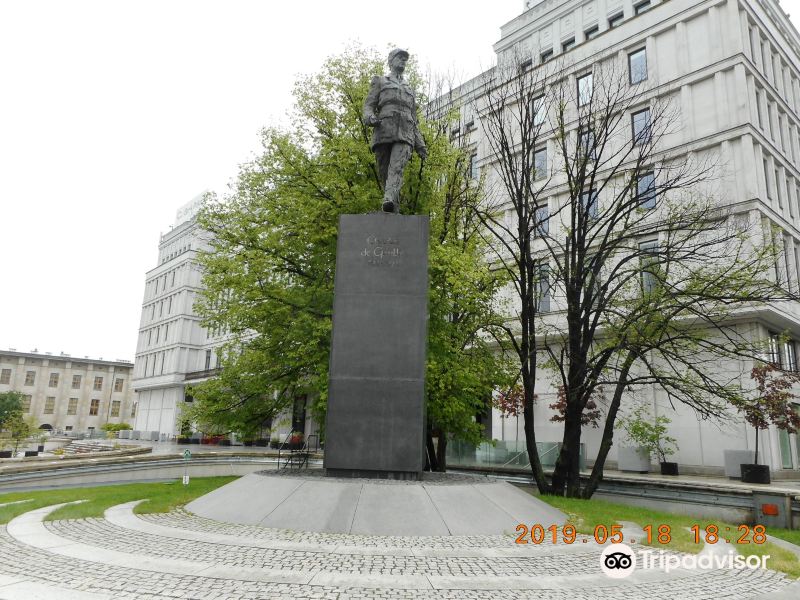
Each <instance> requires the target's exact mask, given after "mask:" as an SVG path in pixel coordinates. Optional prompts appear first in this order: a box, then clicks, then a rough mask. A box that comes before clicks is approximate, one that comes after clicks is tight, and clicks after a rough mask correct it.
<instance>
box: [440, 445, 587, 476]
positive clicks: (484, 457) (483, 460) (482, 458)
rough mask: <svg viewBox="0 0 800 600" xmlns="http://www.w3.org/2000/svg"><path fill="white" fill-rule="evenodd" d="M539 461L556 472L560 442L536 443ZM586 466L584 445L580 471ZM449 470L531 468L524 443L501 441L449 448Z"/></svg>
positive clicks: (451, 446)
mask: <svg viewBox="0 0 800 600" xmlns="http://www.w3.org/2000/svg"><path fill="white" fill-rule="evenodd" d="M536 447H537V448H538V450H539V460H541V462H542V466H543V467H544V468H545V469H548V468H549V469H552V468H553V467H554V466H555V464H556V459H557V458H558V453H559V452H560V450H561V443H560V442H536ZM585 463H586V447H585V445H584V444H581V455H580V468H581V470H583V469H584V467H585ZM447 466H448V467H454V468H455V467H496V468H500V467H504V468H511V469H514V468H517V469H525V468H529V467H530V461H529V460H528V450H527V448H526V445H525V441H524V440H519V441H517V440H497V441H495V442H494V444H492V443H491V442H481V444H480V445H478V446H477V447H475V446H473V445H471V444H467V443H465V442H462V441H459V440H451V441H450V442H449V443H448V444H447Z"/></svg>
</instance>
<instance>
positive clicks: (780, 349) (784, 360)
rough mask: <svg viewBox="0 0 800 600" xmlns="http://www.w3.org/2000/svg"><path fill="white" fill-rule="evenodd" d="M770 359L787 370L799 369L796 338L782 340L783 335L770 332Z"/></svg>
mask: <svg viewBox="0 0 800 600" xmlns="http://www.w3.org/2000/svg"><path fill="white" fill-rule="evenodd" d="M769 361H770V362H771V363H772V364H774V365H775V366H777V367H779V368H781V369H783V370H785V371H797V370H798V368H797V367H798V365H797V343H796V342H795V341H794V340H785V341H781V336H780V335H779V334H777V333H775V332H773V331H770V332H769Z"/></svg>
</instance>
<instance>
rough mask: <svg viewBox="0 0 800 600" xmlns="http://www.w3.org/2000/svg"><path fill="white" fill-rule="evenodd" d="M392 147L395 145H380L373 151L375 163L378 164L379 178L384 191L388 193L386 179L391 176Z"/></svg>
mask: <svg viewBox="0 0 800 600" xmlns="http://www.w3.org/2000/svg"><path fill="white" fill-rule="evenodd" d="M392 146H393V144H378V145H377V146H375V148H373V150H372V151H373V152H374V153H375V162H376V163H378V178H379V179H380V181H381V187H382V188H383V190H384V191H386V177H387V176H388V174H389V161H390V160H391V158H392Z"/></svg>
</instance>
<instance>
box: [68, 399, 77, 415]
mask: <svg viewBox="0 0 800 600" xmlns="http://www.w3.org/2000/svg"><path fill="white" fill-rule="evenodd" d="M67 414H68V415H77V414H78V399H77V398H70V399H69V404H67Z"/></svg>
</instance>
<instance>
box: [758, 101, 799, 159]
mask: <svg viewBox="0 0 800 600" xmlns="http://www.w3.org/2000/svg"><path fill="white" fill-rule="evenodd" d="M755 107H756V124H757V125H758V127H759V129H761V130H762V131H763V132H764V133H765V135H767V136H768V137H769V138H770V139H771V140H772V141H773V142H775V145H776V146H778V147H779V148H780V149H781V150H782V151H783V153H784V154H785V155H786V156H787V157H789V156H791V158H792V162H795V163H796V162H797V156H798V146H800V127H796V126H795V125H794V123H793V122H792V119H791V118H790V117H789V116H788V115H786V114H785V113H784V112H783V111H782V110H780V108H779V107H778V103H777V102H776V101H775V100H774V99H773V98H772V97H770V95H769V94H768V93H767V92H766V91H765V90H764V89H763V88H761V87H759V86H756V98H755ZM765 115H766V116H765Z"/></svg>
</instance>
